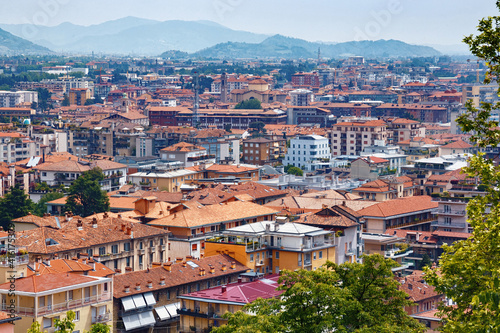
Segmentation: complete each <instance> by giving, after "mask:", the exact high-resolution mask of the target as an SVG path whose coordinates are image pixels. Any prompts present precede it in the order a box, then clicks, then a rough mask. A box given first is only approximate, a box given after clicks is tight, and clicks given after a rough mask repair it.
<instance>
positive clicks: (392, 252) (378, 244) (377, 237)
mask: <svg viewBox="0 0 500 333" xmlns="http://www.w3.org/2000/svg"><path fill="white" fill-rule="evenodd" d="M361 237H362V239H363V243H364V248H365V253H366V254H375V253H378V254H380V255H382V256H384V257H385V258H386V259H392V260H394V261H396V262H397V263H398V264H399V266H398V267H394V268H393V269H392V271H393V272H401V271H402V272H404V271H407V270H408V269H411V268H414V267H415V264H414V262H413V261H412V260H411V259H410V258H409V256H411V255H412V253H413V250H412V248H411V247H406V248H403V247H402V246H403V245H402V244H404V242H405V239H404V238H402V237H398V236H397V235H392V234H381V233H370V232H363V234H362V236H361Z"/></svg>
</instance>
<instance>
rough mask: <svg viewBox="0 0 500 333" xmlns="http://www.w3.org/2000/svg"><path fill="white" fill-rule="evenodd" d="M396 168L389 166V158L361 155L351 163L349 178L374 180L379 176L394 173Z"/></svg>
mask: <svg viewBox="0 0 500 333" xmlns="http://www.w3.org/2000/svg"><path fill="white" fill-rule="evenodd" d="M396 173H397V169H392V168H391V167H390V162H389V160H386V159H383V158H379V157H375V156H362V157H359V158H357V159H355V160H354V161H353V162H352V163H351V178H352V179H366V180H370V181H373V180H376V179H378V178H379V177H380V176H387V175H396Z"/></svg>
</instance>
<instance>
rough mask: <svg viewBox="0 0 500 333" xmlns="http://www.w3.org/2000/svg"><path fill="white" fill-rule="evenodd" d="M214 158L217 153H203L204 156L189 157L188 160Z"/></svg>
mask: <svg viewBox="0 0 500 333" xmlns="http://www.w3.org/2000/svg"><path fill="white" fill-rule="evenodd" d="M213 158H215V155H202V156H193V157H188V158H187V160H188V162H195V161H203V160H209V159H213Z"/></svg>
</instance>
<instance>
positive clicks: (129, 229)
mask: <svg viewBox="0 0 500 333" xmlns="http://www.w3.org/2000/svg"><path fill="white" fill-rule="evenodd" d="M131 233H132V228H131V227H127V232H126V233H125V234H127V235H130V234H131Z"/></svg>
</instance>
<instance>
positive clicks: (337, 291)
mask: <svg viewBox="0 0 500 333" xmlns="http://www.w3.org/2000/svg"><path fill="white" fill-rule="evenodd" d="M363 259H364V263H363V264H360V263H344V264H341V265H337V264H335V263H332V262H328V263H327V264H326V265H325V266H323V267H320V268H319V269H317V270H314V271H307V270H298V271H294V272H291V271H286V270H285V271H282V272H281V277H280V280H279V282H280V287H279V289H280V290H283V294H282V295H281V297H280V298H276V299H266V300H265V299H258V300H256V301H255V302H253V303H251V304H249V305H247V306H245V307H244V311H238V312H236V313H234V314H233V313H227V314H226V315H225V316H226V317H227V319H228V323H227V325H225V326H221V327H218V328H214V329H213V330H212V332H215V333H229V332H237V333H238V332H262V333H265V332H273V333H274V332H290V333H295V332H297V333H299V332H300V333H302V332H311V333H316V332H317V333H321V332H373V333H375V332H377V333H379V332H387V333H388V332H398V333H405V332H423V331H425V328H424V327H423V326H422V325H421V324H419V323H418V322H417V321H416V320H415V319H413V318H411V317H410V316H408V315H407V314H406V312H405V311H404V306H407V305H411V304H412V301H410V300H408V299H407V296H408V295H407V294H406V293H405V292H403V291H400V290H398V286H399V282H397V281H396V279H394V275H393V273H392V268H394V267H396V266H397V265H398V264H397V263H396V262H394V261H393V260H390V259H385V258H384V257H382V256H381V255H378V254H374V255H369V256H364V257H363Z"/></svg>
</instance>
